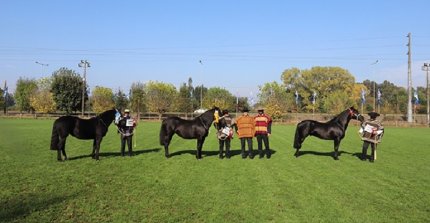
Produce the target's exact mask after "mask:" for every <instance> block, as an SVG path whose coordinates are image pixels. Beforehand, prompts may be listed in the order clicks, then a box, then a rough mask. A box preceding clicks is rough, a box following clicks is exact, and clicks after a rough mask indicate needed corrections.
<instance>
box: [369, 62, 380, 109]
mask: <svg viewBox="0 0 430 223" xmlns="http://www.w3.org/2000/svg"><path fill="white" fill-rule="evenodd" d="M378 62H379V60H376V61H375V62H374V63H372V64H370V65H376V64H377V63H378ZM373 76H375V69H373ZM373 98H374V101H373V111H375V112H376V81H373Z"/></svg>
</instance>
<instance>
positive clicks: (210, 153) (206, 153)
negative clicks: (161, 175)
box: [170, 149, 276, 157]
mask: <svg viewBox="0 0 430 223" xmlns="http://www.w3.org/2000/svg"><path fill="white" fill-rule="evenodd" d="M263 151H264V150H263ZM270 151H271V152H272V155H273V154H275V153H276V150H273V149H270ZM224 152H225V150H224ZM246 153H247V152H246ZM183 154H191V155H194V156H195V155H196V154H197V152H196V150H195V149H194V150H192V149H189V150H181V151H177V152H174V153H171V154H170V157H173V156H180V155H183ZM241 154H242V151H241V150H240V149H238V150H230V156H231V157H233V156H238V155H241ZM252 154H253V155H254V156H258V150H253V151H252ZM202 155H203V156H205V157H206V156H218V155H219V150H212V151H202Z"/></svg>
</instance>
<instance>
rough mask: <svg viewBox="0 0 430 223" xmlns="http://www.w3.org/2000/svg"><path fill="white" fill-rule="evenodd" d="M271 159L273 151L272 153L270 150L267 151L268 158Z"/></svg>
mask: <svg viewBox="0 0 430 223" xmlns="http://www.w3.org/2000/svg"><path fill="white" fill-rule="evenodd" d="M270 157H272V151H270V149H266V158H267V159H270Z"/></svg>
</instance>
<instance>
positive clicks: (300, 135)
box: [294, 124, 309, 158]
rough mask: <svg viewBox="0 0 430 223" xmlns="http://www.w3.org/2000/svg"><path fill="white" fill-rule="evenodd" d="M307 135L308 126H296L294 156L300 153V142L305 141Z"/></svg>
mask: <svg viewBox="0 0 430 223" xmlns="http://www.w3.org/2000/svg"><path fill="white" fill-rule="evenodd" d="M308 136H309V128H305V127H303V126H300V124H299V125H298V126H297V128H296V134H295V135H294V148H295V149H296V152H295V153H294V156H295V157H296V158H298V157H299V155H300V151H299V150H300V148H302V144H303V142H304V141H305V139H306V137H308Z"/></svg>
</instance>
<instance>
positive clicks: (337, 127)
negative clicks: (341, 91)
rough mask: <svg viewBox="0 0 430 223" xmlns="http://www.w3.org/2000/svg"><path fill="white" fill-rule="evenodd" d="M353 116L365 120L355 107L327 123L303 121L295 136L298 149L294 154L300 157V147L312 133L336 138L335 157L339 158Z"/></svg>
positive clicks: (330, 138)
mask: <svg viewBox="0 0 430 223" xmlns="http://www.w3.org/2000/svg"><path fill="white" fill-rule="evenodd" d="M352 118H354V119H357V120H359V121H361V122H363V121H364V117H363V116H362V115H361V114H360V113H359V112H358V111H357V109H355V108H354V107H350V108H348V109H346V110H345V111H343V112H341V113H340V114H339V115H338V116H336V117H334V118H333V119H332V120H330V121H328V122H326V123H321V122H317V121H314V120H304V121H301V122H300V123H299V124H297V128H296V135H295V137H294V148H295V149H296V153H295V154H294V155H295V156H296V157H299V149H300V148H301V147H302V143H303V141H304V140H305V139H306V137H308V136H309V135H311V136H316V137H318V138H320V139H326V140H334V159H335V160H338V159H339V158H338V156H339V154H338V150H339V145H340V141H341V140H342V139H343V137H345V132H346V129H347V128H348V124H349V121H350V120H351V119H352Z"/></svg>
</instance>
